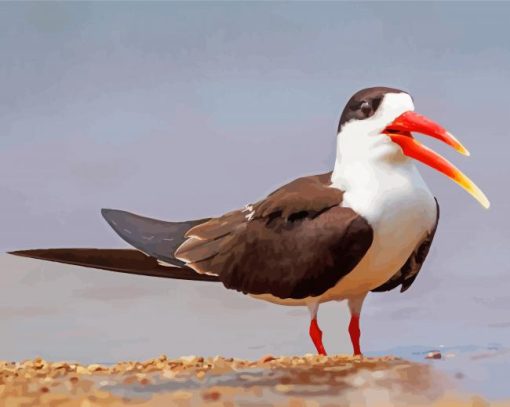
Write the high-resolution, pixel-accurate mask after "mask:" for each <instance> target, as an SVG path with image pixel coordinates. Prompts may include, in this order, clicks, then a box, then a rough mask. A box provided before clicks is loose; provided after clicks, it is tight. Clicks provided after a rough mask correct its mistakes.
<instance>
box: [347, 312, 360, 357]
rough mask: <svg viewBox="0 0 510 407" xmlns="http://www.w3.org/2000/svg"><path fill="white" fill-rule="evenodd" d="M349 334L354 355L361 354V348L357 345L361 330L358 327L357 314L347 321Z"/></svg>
mask: <svg viewBox="0 0 510 407" xmlns="http://www.w3.org/2000/svg"><path fill="white" fill-rule="evenodd" d="M349 335H350V336H351V342H352V349H353V350H354V356H358V355H361V349H360V346H359V337H360V336H361V332H360V329H359V315H352V316H351V322H350V323H349Z"/></svg>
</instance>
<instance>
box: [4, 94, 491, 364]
mask: <svg viewBox="0 0 510 407" xmlns="http://www.w3.org/2000/svg"><path fill="white" fill-rule="evenodd" d="M413 133H420V134H423V135H426V136H430V137H433V138H435V139H438V140H440V141H442V142H444V143H446V144H447V145H449V146H450V147H452V148H453V149H455V150H456V151H457V152H459V153H460V154H463V155H469V152H468V150H467V149H466V148H465V147H464V146H463V145H462V144H461V143H460V141H458V140H457V139H456V138H455V137H454V136H453V135H452V134H451V133H449V132H448V131H447V130H445V128H443V127H442V126H441V125H439V124H438V123H436V122H434V121H432V120H431V119H429V118H427V117H426V116H423V115H421V114H418V113H416V112H415V107H414V100H413V98H412V97H411V95H410V94H409V93H408V92H406V91H402V90H399V89H396V88H389V87H371V88H366V89H362V90H360V91H358V92H356V93H355V94H354V95H353V96H352V97H351V98H350V99H349V100H348V102H347V104H346V105H345V107H344V109H343V111H342V112H341V115H340V120H339V124H338V129H337V132H336V138H337V139H336V157H335V162H334V166H333V169H332V171H330V172H327V173H322V174H318V175H311V176H303V177H300V178H297V179H295V180H293V181H291V182H289V183H287V184H285V185H283V186H281V187H280V188H278V189H276V190H275V191H274V192H272V193H270V194H269V195H268V196H266V197H265V198H263V199H261V200H259V201H256V202H253V203H250V204H247V205H246V206H244V207H242V208H239V209H236V210H233V211H230V212H228V213H225V214H223V215H221V216H217V217H211V218H204V219H195V220H188V221H180V222H169V221H162V220H157V219H152V218H148V217H144V216H140V215H137V214H133V213H130V212H126V211H122V210H115V209H102V216H103V217H104V219H105V220H106V221H107V223H108V224H109V225H110V226H111V227H112V228H113V230H114V231H115V232H116V233H117V234H118V235H119V236H120V237H121V238H122V239H123V240H124V241H125V242H127V243H128V244H130V245H131V246H132V247H133V248H131V249H87V248H69V249H66V248H63V249H35V250H34V249H32V250H18V251H15V252H11V254H15V255H19V256H25V257H32V258H37V259H42V260H50V261H57V262H62V263H68V264H74V265H79V266H85V267H93V268H98V269H105V270H111V271H119V272H124V273H132V274H141V275H149V276H157V277H166V278H175V279H184V280H198V281H209V282H220V283H222V284H223V286H224V287H225V288H227V289H230V290H236V291H238V292H241V293H243V294H246V295H249V296H251V297H253V298H256V299H260V300H263V301H268V302H270V303H274V304H279V305H287V306H304V307H307V308H308V310H309V314H310V321H309V329H308V332H309V336H310V338H311V341H312V343H313V345H314V346H315V349H316V351H317V353H318V354H320V355H327V352H326V349H325V348H324V344H323V341H322V336H323V333H322V330H321V329H320V326H319V323H318V310H319V306H320V305H321V304H323V303H325V302H328V301H347V304H348V309H349V312H350V322H349V325H348V333H349V336H350V340H351V343H352V349H353V354H354V355H362V350H361V346H360V337H361V330H360V315H361V310H362V306H363V302H364V300H365V298H366V296H367V295H368V293H370V292H385V291H389V290H393V289H397V288H398V287H400V291H401V292H405V291H406V290H408V289H409V287H410V286H411V285H412V284H413V283H414V281H415V280H416V278H417V276H418V274H419V272H420V269H421V268H422V266H423V263H424V261H425V259H426V257H427V255H428V253H429V249H430V247H431V244H432V241H433V239H434V234H435V232H436V229H437V225H438V221H439V204H438V201H437V199H436V198H435V197H434V195H433V194H432V192H431V191H430V190H429V188H428V186H427V184H426V183H425V181H424V179H423V178H422V176H421V175H420V172H419V170H418V167H417V165H416V162H421V163H423V164H425V165H427V166H429V167H432V168H434V169H435V170H437V171H439V172H440V173H443V174H444V175H446V176H447V177H449V178H451V179H452V180H453V181H455V182H456V183H458V184H459V185H460V186H461V187H463V188H464V189H465V190H466V191H467V192H469V193H470V194H471V195H472V196H473V197H474V198H475V199H476V200H478V202H479V203H480V204H481V205H482V206H483V207H485V208H489V205H490V203H489V200H488V199H487V197H486V196H485V195H484V193H483V192H482V191H481V190H480V189H479V188H478V187H477V186H476V185H475V184H474V183H473V182H472V181H471V180H470V179H469V178H468V177H467V176H465V175H464V174H463V173H462V172H461V171H460V170H459V169H457V168H456V167H455V166H454V165H453V164H451V163H450V162H449V161H447V160H446V159H445V158H443V157H442V156H441V155H439V154H437V153H436V152H434V151H433V150H431V149H429V148H428V147H426V146H425V145H424V144H422V143H421V142H420V141H418V140H417V139H416V138H415V137H414V136H413Z"/></svg>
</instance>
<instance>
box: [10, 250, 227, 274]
mask: <svg viewBox="0 0 510 407" xmlns="http://www.w3.org/2000/svg"><path fill="white" fill-rule="evenodd" d="M9 254H13V255H15V256H21V257H30V258H33V259H39V260H47V261H54V262H57V263H65V264H73V265H75V266H82V267H89V268H90V267H91V268H95V269H102V270H109V271H117V272H120V273H128V274H138V275H143V276H152V277H163V278H174V279H178V280H194V281H219V280H218V278H217V277H216V276H209V275H207V274H198V273H197V272H196V271H194V270H192V269H190V268H189V267H166V266H162V265H160V264H159V263H158V262H157V260H156V259H155V258H153V257H147V256H146V255H144V254H143V253H141V252H139V251H138V250H133V249H35V250H18V251H14V252H9Z"/></svg>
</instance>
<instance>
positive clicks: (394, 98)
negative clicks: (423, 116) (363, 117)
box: [373, 92, 414, 119]
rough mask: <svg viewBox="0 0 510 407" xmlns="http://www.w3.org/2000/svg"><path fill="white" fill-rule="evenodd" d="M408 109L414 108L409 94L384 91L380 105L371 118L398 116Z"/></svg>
mask: <svg viewBox="0 0 510 407" xmlns="http://www.w3.org/2000/svg"><path fill="white" fill-rule="evenodd" d="M409 110H414V103H413V99H412V98H411V96H410V95H409V94H407V93H404V92H402V93H386V95H384V97H383V100H382V102H381V105H380V106H379V109H377V112H376V113H375V114H374V116H373V118H374V119H377V117H390V116H391V117H392V118H395V117H397V116H400V115H401V114H402V113H404V112H407V111H409Z"/></svg>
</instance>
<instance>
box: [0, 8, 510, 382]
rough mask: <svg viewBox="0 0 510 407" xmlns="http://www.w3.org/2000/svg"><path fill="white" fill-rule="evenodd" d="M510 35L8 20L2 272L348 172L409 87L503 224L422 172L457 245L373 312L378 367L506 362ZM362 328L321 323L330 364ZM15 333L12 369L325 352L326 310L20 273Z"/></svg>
mask: <svg viewBox="0 0 510 407" xmlns="http://www.w3.org/2000/svg"><path fill="white" fill-rule="evenodd" d="M509 16H510V3H489V2H483V3H430V4H429V3H412V4H409V3H401V2H399V3H316V2H314V3H230V2H229V3H198V2H193V3H146V2H144V3H127V2H126V3H120V2H119V3H2V4H0V34H1V35H0V50H1V58H2V63H1V64H0V89H1V94H0V174H1V175H0V225H1V233H0V250H1V251H2V252H5V251H8V250H15V249H25V248H44V247H125V244H124V243H123V242H122V241H121V240H120V239H119V238H117V236H116V235H115V234H114V232H113V231H112V230H110V228H109V227H108V225H107V224H106V223H105V222H104V221H103V220H102V218H101V216H100V214H99V210H100V208H102V207H110V208H119V209H125V210H129V211H133V212H136V213H139V214H144V215H148V216H152V217H156V218H161V219H168V220H184V219H193V218H200V217H205V216H211V215H219V214H221V213H223V212H225V211H228V210H231V209H234V208H238V207H240V206H242V205H245V204H246V203H250V202H253V201H254V200H257V199H259V198H261V197H263V196H264V195H265V194H267V193H268V192H270V191H271V190H273V189H274V188H275V187H277V186H279V185H281V184H282V183H284V182H286V181H289V180H291V179H293V178H295V177H298V176H301V175H308V174H314V173H320V172H324V171H328V170H330V169H331V168H332V166H333V160H334V148H335V136H336V134H335V132H336V127H337V123H338V118H339V114H340V111H341V110H342V108H343V106H344V104H345V102H346V101H347V99H348V98H349V97H350V96H351V95H352V94H353V93H354V92H355V91H357V90H359V89H361V88H364V87H369V86H377V85H382V86H391V87H397V88H401V89H404V90H407V91H409V92H410V93H411V94H412V95H413V97H414V99H415V104H416V109H417V111H419V112H421V113H423V114H426V115H427V116H429V117H431V118H433V119H434V120H437V121H438V122H439V123H442V124H443V125H444V126H445V127H447V128H448V129H449V130H450V131H451V132H452V133H453V134H455V135H456V136H458V137H459V139H460V140H461V141H462V142H463V143H464V144H465V145H466V146H467V147H468V148H469V149H470V150H471V152H472V156H471V157H470V158H469V159H467V158H465V157H462V156H460V155H456V154H455V152H454V151H453V150H450V149H447V148H446V147H444V146H443V145H440V144H439V143H437V142H434V141H433V140H431V139H427V140H426V143H427V144H428V145H429V146H431V147H433V148H434V149H436V150H437V151H439V152H441V153H442V154H444V155H446V156H447V157H449V158H450V159H451V160H452V161H453V162H455V163H456V164H457V165H458V166H459V168H461V169H462V170H463V171H464V172H465V173H466V174H468V175H469V176H470V177H471V178H472V179H473V180H474V181H475V182H476V183H477V184H478V185H479V186H480V187H481V188H482V189H483V190H484V191H485V192H486V194H487V195H488V197H489V198H490V199H491V202H492V207H491V209H490V210H489V211H486V210H484V209H483V208H481V207H480V206H479V205H478V204H477V203H476V202H475V200H473V199H472V198H470V197H469V196H468V195H467V194H466V193H465V192H464V191H463V190H461V188H459V187H458V186H456V185H455V184H453V183H452V182H451V181H450V180H448V179H447V178H445V177H443V176H441V175H439V174H438V173H436V172H434V171H433V170H429V169H428V168H424V167H423V166H422V167H421V170H422V173H424V176H425V178H426V180H427V182H428V184H429V186H430V188H431V190H432V191H433V192H434V193H435V194H436V196H437V198H438V200H439V202H440V205H441V221H440V223H439V228H438V233H437V235H436V238H435V241H434V244H433V247H432V250H431V253H430V255H429V258H428V260H427V262H426V264H425V266H424V268H423V269H422V272H421V273H420V276H419V277H418V279H417V281H416V282H415V284H414V285H413V287H412V288H411V289H410V290H409V291H408V292H406V293H405V294H400V293H399V292H391V293H386V294H372V295H370V296H369V298H368V300H367V301H366V302H365V307H364V312H363V318H362V328H363V337H362V343H363V347H364V349H365V351H366V352H367V353H369V354H382V353H386V352H393V353H398V354H402V355H407V354H409V353H410V349H422V348H423V349H427V348H430V347H440V346H441V345H442V346H444V347H446V348H447V347H459V346H465V345H469V346H472V347H474V348H469V349H475V348H476V349H486V348H489V349H493V348H497V349H501V348H504V347H505V346H507V345H508V344H509V342H510V294H509V292H510V290H509V288H510V273H509V272H510V266H509V265H508V254H509V243H510V219H509V216H508V213H509V210H510V207H509V205H510V204H509V198H510V195H509V193H508V190H507V185H508V181H507V178H508V176H509V175H510V161H509V159H508V156H507V155H508V150H509V147H510V138H509V137H508V102H509V97H510V47H509V46H508V38H509V34H510V29H509V28H508V24H507V23H508V18H509ZM347 318H348V316H347V311H346V307H345V304H337V303H330V304H327V305H324V306H322V307H321V310H320V314H319V319H320V321H321V325H322V327H323V330H324V331H325V344H326V348H327V349H328V350H329V351H330V353H340V352H350V351H351V350H350V344H349V341H348V337H347V331H346V327H347V322H348V321H347ZM0 326H1V328H0V329H1V333H2V334H1V338H0V345H1V346H0V359H24V358H29V357H34V356H36V355H40V356H43V357H45V358H49V359H52V360H56V359H72V360H80V361H83V362H92V361H95V362H113V361H117V360H121V359H140V358H146V357H152V356H156V355H158V354H161V353H167V354H168V355H170V356H180V355H183V354H202V355H215V354H224V355H231V356H241V357H255V358H256V357H259V356H260V355H262V354H266V353H273V354H294V353H299V354H302V353H306V352H312V351H313V346H312V344H311V342H310V341H309V339H308V333H307V331H308V312H307V310H305V309H301V308H284V307H276V306H273V305H269V304H265V303H261V302H256V301H255V300H253V299H250V298H247V297H244V296H242V295H240V294H238V293H236V292H231V291H226V290H223V289H222V287H221V286H219V285H215V284H208V283H193V282H181V281H173V280H158V279H151V278H146V277H136V276H127V275H122V274H113V273H107V272H104V271H95V270H86V269H82V268H79V267H71V266H64V265H56V264H52V263H43V262H39V261H35V260H28V259H20V258H15V257H13V256H9V255H7V254H4V255H0ZM411 353H412V352H411ZM484 374H485V373H484ZM482 376H483V374H482Z"/></svg>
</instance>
